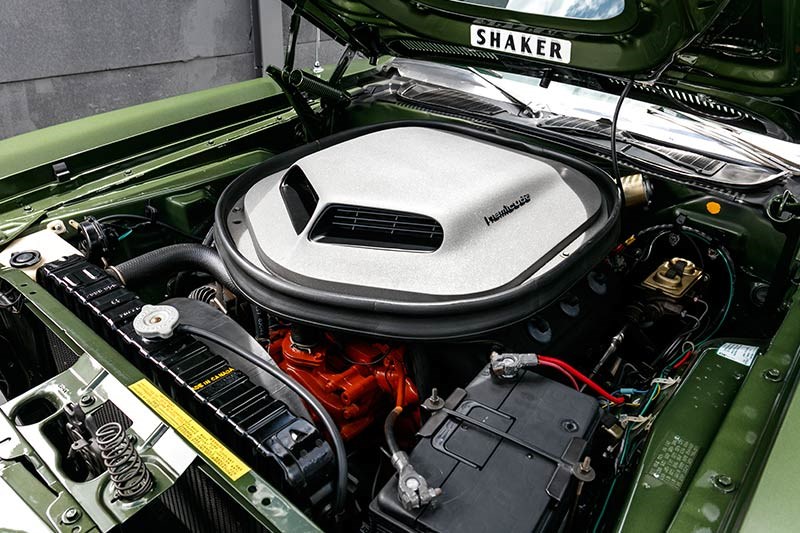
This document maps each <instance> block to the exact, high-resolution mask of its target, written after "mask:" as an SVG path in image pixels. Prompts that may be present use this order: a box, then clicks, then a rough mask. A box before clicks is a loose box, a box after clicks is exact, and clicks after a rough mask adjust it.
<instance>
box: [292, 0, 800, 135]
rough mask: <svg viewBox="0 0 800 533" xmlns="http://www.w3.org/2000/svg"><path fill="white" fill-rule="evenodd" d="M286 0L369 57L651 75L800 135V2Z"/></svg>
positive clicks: (581, 78)
mask: <svg viewBox="0 0 800 533" xmlns="http://www.w3.org/2000/svg"><path fill="white" fill-rule="evenodd" d="M284 1H285V2H286V3H287V4H288V5H289V6H291V7H294V8H296V9H299V10H300V13H301V14H302V15H303V16H304V17H306V18H308V19H309V20H310V21H311V22H312V23H314V24H316V25H317V26H319V27H321V28H323V29H324V30H325V31H326V32H327V33H329V34H330V35H332V36H333V37H335V38H336V39H337V40H338V41H339V42H341V43H348V44H350V45H351V46H352V47H353V48H354V49H355V50H357V51H358V52H360V53H362V54H364V55H366V56H367V57H371V58H377V57H378V56H380V55H391V56H396V57H408V58H414V59H424V60H434V61H437V60H438V61H444V62H448V63H455V64H464V65H473V66H482V67H485V68H490V69H496V70H501V71H508V72H514V71H516V72H521V73H541V72H542V71H550V72H551V73H552V74H553V75H554V76H557V77H558V78H557V79H559V80H560V81H569V80H575V81H577V82H580V83H583V84H586V83H589V84H593V85H595V86H596V85H597V84H598V83H600V84H602V85H604V86H606V87H607V88H608V87H610V85H609V81H608V78H609V77H614V78H617V79H618V80H622V81H624V80H626V79H630V78H633V79H635V80H637V81H642V82H644V81H655V80H657V82H658V85H659V86H662V87H664V88H667V87H669V88H678V89H680V91H681V92H682V93H684V94H690V95H698V94H700V95H701V96H700V98H701V99H703V98H708V99H712V100H714V101H720V102H725V103H727V104H732V105H734V106H736V107H737V108H738V109H741V110H743V111H744V112H745V113H746V114H748V115H752V116H755V117H758V118H759V120H761V119H766V120H767V121H769V122H772V123H773V124H776V125H778V126H779V128H780V129H782V130H783V132H784V133H787V135H783V137H787V136H788V137H791V138H800V118H799V117H798V113H797V110H800V84H798V83H797V78H798V72H797V57H798V53H797V49H796V46H797V43H798V42H800V26H798V25H797V24H796V21H797V20H798V19H800V13H798V12H797V10H798V6H797V4H798V3H800V2H798V1H797V0H763V2H734V1H730V0H704V1H700V0H694V1H687V0H659V1H656V0H643V1H639V2H635V1H632V0H564V1H559V2H553V1H545V0H542V1H537V2H528V1H524V0H413V1H409V0H305V1H296V0H284ZM611 87H613V86H611ZM618 90H619V84H617V85H616V91H618ZM644 90H647V91H648V92H649V93H650V94H651V95H652V94H653V90H652V88H645V89H644ZM664 92H667V91H664ZM662 96H663V97H664V98H671V99H674V98H676V96H675V95H674V94H672V95H669V94H668V95H666V96H664V95H662ZM692 97H693V96H690V97H689V99H691V98H692ZM677 98H680V99H681V100H684V102H685V101H686V100H687V99H686V97H684V96H677ZM762 121H763V120H762ZM765 129H766V130H769V129H770V128H765Z"/></svg>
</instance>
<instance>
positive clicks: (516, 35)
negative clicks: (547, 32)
mask: <svg viewBox="0 0 800 533" xmlns="http://www.w3.org/2000/svg"><path fill="white" fill-rule="evenodd" d="M469 33H470V43H471V44H472V46H476V47H478V48H485V49H487V50H493V51H495V52H505V53H507V54H515V55H518V56H525V57H530V58H533V59H544V60H545V61H555V62H556V63H569V61H570V59H571V57H572V43H571V42H570V41H567V40H565V39H554V38H552V37H544V36H541V35H534V34H532V33H522V32H521V31H512V30H503V29H500V28H491V27H489V26H478V25H477V24H472V25H471V26H470V32H469Z"/></svg>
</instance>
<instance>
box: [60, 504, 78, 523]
mask: <svg viewBox="0 0 800 533" xmlns="http://www.w3.org/2000/svg"><path fill="white" fill-rule="evenodd" d="M80 517H81V512H80V511H79V510H77V509H76V508H74V507H70V508H68V509H67V510H66V511H64V512H63V513H62V514H61V521H62V522H64V523H65V524H74V523H75V522H77V521H78V519H79V518H80Z"/></svg>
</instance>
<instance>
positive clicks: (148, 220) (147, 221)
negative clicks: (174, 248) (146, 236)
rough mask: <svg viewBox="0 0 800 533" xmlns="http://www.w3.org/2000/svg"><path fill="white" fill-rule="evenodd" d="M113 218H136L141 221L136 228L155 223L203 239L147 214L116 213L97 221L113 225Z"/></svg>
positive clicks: (198, 239)
mask: <svg viewBox="0 0 800 533" xmlns="http://www.w3.org/2000/svg"><path fill="white" fill-rule="evenodd" d="M113 220H135V221H137V222H140V224H137V225H136V226H134V228H135V227H139V225H145V224H154V225H156V226H159V227H162V228H164V229H168V230H170V231H172V232H175V233H177V234H178V235H181V236H183V237H186V238H187V239H192V240H193V241H201V240H202V239H200V238H199V237H197V236H195V235H192V234H191V233H186V232H185V231H183V230H181V229H179V228H176V227H175V226H172V225H170V224H167V223H166V222H161V221H160V220H153V219H151V218H149V217H146V216H143V215H131V214H127V213H119V214H116V215H108V216H104V217H101V218H98V219H97V222H98V223H100V224H112V225H113V222H112V221H113ZM134 228H126V229H127V230H133V229H134Z"/></svg>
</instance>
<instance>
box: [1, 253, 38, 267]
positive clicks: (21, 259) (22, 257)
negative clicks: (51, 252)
mask: <svg viewBox="0 0 800 533" xmlns="http://www.w3.org/2000/svg"><path fill="white" fill-rule="evenodd" d="M41 260H42V254H40V253H39V252H38V251H37V250H24V251H22V252H14V253H13V254H11V259H10V260H9V262H8V264H9V265H11V266H12V267H14V268H28V267H32V266H33V265H35V264H37V263H38V262H39V261H41Z"/></svg>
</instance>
